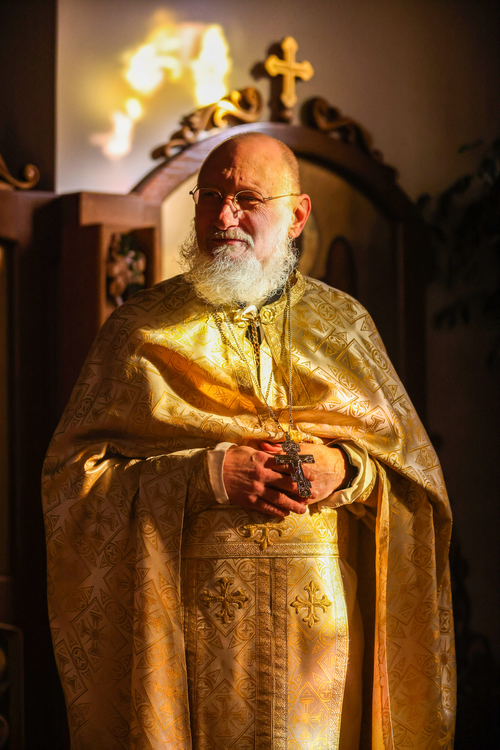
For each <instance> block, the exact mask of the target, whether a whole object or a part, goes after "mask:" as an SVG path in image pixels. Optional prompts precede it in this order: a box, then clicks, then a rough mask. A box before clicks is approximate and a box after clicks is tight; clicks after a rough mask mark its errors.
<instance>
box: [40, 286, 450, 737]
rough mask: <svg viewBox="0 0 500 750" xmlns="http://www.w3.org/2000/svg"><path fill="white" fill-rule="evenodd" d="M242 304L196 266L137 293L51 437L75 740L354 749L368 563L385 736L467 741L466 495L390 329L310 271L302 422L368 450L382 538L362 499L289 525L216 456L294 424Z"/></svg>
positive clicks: (60, 644) (274, 358)
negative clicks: (461, 588)
mask: <svg viewBox="0 0 500 750" xmlns="http://www.w3.org/2000/svg"><path fill="white" fill-rule="evenodd" d="M285 302H286V300H285V299H284V298H283V297H282V298H281V299H280V300H278V301H277V302H274V303H272V304H270V305H266V306H265V307H264V308H263V309H262V310H261V313H260V322H261V330H262V331H263V340H262V346H261V377H262V383H263V389H266V391H267V389H268V388H269V401H270V402H271V403H272V404H273V406H274V408H275V411H276V413H277V414H278V416H279V418H280V420H282V424H283V426H284V427H286V426H287V423H288V408H287V396H286V394H287V388H288V361H289V359H288V340H287V336H286V330H287V319H286V318H287V315H286V305H285ZM227 314H228V319H229V320H230V321H232V324H231V328H228V326H227V325H226V324H225V323H224V324H223V325H221V323H220V321H219V326H218V325H217V323H216V320H215V319H214V316H213V315H212V314H211V313H210V310H209V309H208V308H206V307H205V305H204V304H203V303H201V302H200V300H199V299H197V297H196V295H195V293H194V291H193V289H192V288H191V287H190V286H189V285H188V284H187V283H186V282H185V280H184V278H183V277H182V276H179V277H176V278H175V279H171V280H169V281H166V282H163V283H161V284H159V285H157V286H156V287H155V288H153V289H151V290H146V291H144V292H141V293H139V294H137V295H134V296H133V297H132V298H131V299H130V300H129V302H128V303H126V304H125V305H124V306H123V307H121V308H119V309H118V310H117V311H115V313H114V314H113V315H112V316H111V318H110V319H109V320H108V321H107V323H106V324H105V326H104V327H103V330H102V332H101V333H100V335H99V336H98V338H97V340H96V342H95V344H94V346H93V348H92V350H91V352H90V354H89V357H88V358H87V361H86V363H85V365H84V367H83V370H82V373H81V376H80V379H79V381H78V383H77V385H76V386H75V389H74V392H73V395H72V398H71V401H70V403H69V405H68V407H67V409H66V411H65V413H64V415H63V418H62V420H61V423H60V425H59V428H58V430H57V432H56V434H55V436H54V439H53V441H52V443H51V446H50V448H49V452H48V455H47V460H46V464H45V468H44V478H43V485H44V509H45V519H46V534H47V555H48V571H49V612H50V620H51V626H52V633H53V643H54V650H55V654H56V660H57V665H58V669H59V673H60V676H61V680H62V683H63V688H64V692H65V698H66V704H67V708H68V717H69V722H70V728H71V734H72V747H73V748H74V750H80V749H82V748H85V749H86V750H90V749H92V750H93V749H94V748H99V749H100V748H103V749H104V748H105V749H106V750H107V749H108V748H109V749H111V748H113V749H115V748H116V749H118V748H120V749H121V748H154V749H155V750H159V748H179V749H182V750H187V749H188V748H191V747H193V748H196V749H197V750H201V749H202V748H203V750H205V749H207V750H208V748H214V750H215V748H217V749H218V750H224V749H225V748H238V750H240V749H243V748H244V749H246V750H251V749H252V748H262V750H264V749H266V748H269V750H271V748H272V749H275V750H281V749H283V750H285V749H286V750H292V748H293V749H294V750H299V749H300V750H306V749H307V750H313V748H314V749H315V750H320V749H321V750H334V749H335V748H339V747H340V750H352V740H350V739H349V737H350V736H351V735H350V732H351V726H350V725H351V723H353V724H355V723H356V719H355V714H356V712H358V713H359V711H360V707H361V699H360V696H359V679H358V678H356V679H350V678H349V670H350V668H351V666H352V665H354V666H356V664H355V663H356V662H357V661H358V660H359V659H360V658H361V650H362V648H361V645H360V643H359V636H360V633H361V630H360V627H359V626H358V625H357V624H356V617H357V616H358V615H357V613H358V609H357V603H356V602H355V596H356V574H355V573H354V571H353V569H352V568H351V565H350V564H349V562H351V563H352V565H353V566H354V567H355V568H356V573H357V580H358V584H359V591H358V593H359V599H360V605H361V610H362V613H363V615H364V618H365V619H364V628H365V638H364V640H365V664H364V667H363V678H364V682H365V690H364V699H363V713H364V716H363V732H362V741H361V747H366V748H368V747H370V746H371V747H373V748H376V749H377V750H379V749H380V750H382V749H383V750H389V749H391V748H418V750H423V749H424V748H429V749H432V750H434V748H451V747H452V745H453V725H454V700H455V695H454V679H455V672H454V652H453V625H452V616H451V599H450V589H449V577H448V567H447V554H448V544H449V536H450V529H451V517H450V512H449V506H448V501H447V497H446V492H445V488H444V484H443V480H442V475H441V472H440V467H439V462H438V459H437V457H436V455H435V453H434V451H433V449H432V447H431V445H430V444H429V440H428V438H427V435H426V433H425V431H424V429H423V427H422V425H421V424H420V422H419V420H418V417H417V415H416V414H415V411H414V409H413V407H412V404H411V402H410V401H409V399H408V396H407V394H406V392H405V390H404V388H403V387H402V385H401V383H400V382H399V380H398V378H397V375H396V374H395V372H394V370H393V368H392V366H391V364H390V362H389V361H388V358H387V355H386V352H385V349H384V347H383V344H382V342H381V341H380V338H379V336H378V334H377V331H376V329H375V327H374V325H373V322H372V321H371V319H370V317H369V315H368V314H367V312H366V310H364V309H363V307H362V306H361V305H360V304H359V303H358V302H356V301H355V300H353V299H352V298H350V297H349V296H348V295H345V294H343V293H341V292H338V291H336V290H332V289H330V288H329V287H327V286H325V285H324V284H322V283H321V282H318V281H313V280H310V279H304V278H303V277H302V276H300V274H298V276H297V281H296V283H295V285H294V287H293V288H292V292H291V322H292V342H293V346H292V362H293V394H294V403H293V415H294V424H295V427H296V430H297V434H296V435H295V436H294V437H296V438H298V437H301V438H302V439H303V440H304V441H306V442H307V441H310V442H311V441H312V442H318V441H321V442H329V441H332V440H339V439H340V440H343V441H350V442H351V443H354V444H356V445H358V446H359V447H361V448H363V449H366V450H367V451H368V454H369V455H370V457H371V460H373V462H374V466H375V468H376V471H375V474H376V477H377V479H376V482H375V484H374V486H373V488H370V491H371V499H372V502H373V501H375V502H376V526H375V535H374V537H373V534H372V539H371V542H372V543H373V551H372V549H371V546H370V544H371V543H370V542H368V541H367V542H366V543H365V541H363V540H364V539H367V538H368V537H366V536H365V537H363V534H362V533H361V526H362V525H359V522H357V521H353V519H354V514H353V513H349V512H348V509H347V507H340V508H332V507H315V506H310V507H309V511H308V513H307V514H305V515H304V516H303V517H298V516H296V515H294V514H291V515H290V516H289V517H288V518H286V519H283V520H281V521H279V522H277V521H276V519H273V518H271V517H269V516H267V517H266V516H261V515H258V514H255V515H251V514H248V513H246V512H244V511H242V510H241V509H239V508H236V507H233V506H222V505H218V504H217V503H216V502H215V500H214V498H213V496H212V493H211V491H210V488H209V483H208V480H207V472H206V451H207V449H208V448H211V447H214V446H215V445H216V444H217V443H219V442H224V441H229V442H233V443H238V444H241V443H245V442H248V441H250V440H260V439H263V438H269V437H271V438H274V439H280V438H281V437H282V435H281V434H280V433H279V431H278V430H277V429H276V427H275V426H274V425H273V422H272V420H271V419H270V418H269V413H268V409H267V407H266V405H265V404H264V403H263V402H262V401H261V399H260V398H259V395H258V394H257V393H256V392H255V389H254V387H253V384H252V379H251V377H250V372H249V368H250V367H252V366H254V362H253V360H252V349H251V347H250V344H249V342H248V340H247V339H246V337H245V324H243V325H242V326H241V327H239V326H238V322H237V320H235V319H234V318H233V313H232V312H231V311H227ZM241 352H243V355H244V357H245V359H246V361H243V360H242V357H241ZM365 499H366V498H365ZM354 506H357V509H359V511H358V514H362V513H363V512H364V508H363V505H362V503H353V505H352V507H351V508H350V510H352V511H354V510H356V508H355V507H354ZM353 526H354V527H355V529H356V530H355V531H354V532H353V531H352V527H353ZM358 526H360V529H359V531H360V533H359V535H358V531H357V527H358ZM363 528H365V527H364V526H363ZM358 536H359V554H357V549H355V548H356V547H357V543H356V538H357V537H358ZM348 560H349V562H348ZM356 668H357V667H356ZM367 685H368V686H369V687H370V695H368V697H367ZM371 685H373V687H371ZM344 730H345V731H344ZM353 731H354V733H355V730H353ZM352 736H354V735H352ZM339 743H340V744H339Z"/></svg>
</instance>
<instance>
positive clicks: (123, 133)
mask: <svg viewBox="0 0 500 750" xmlns="http://www.w3.org/2000/svg"><path fill="white" fill-rule="evenodd" d="M125 110H126V113H123V112H113V113H112V114H111V122H112V123H113V128H112V130H110V131H109V133H94V135H91V136H90V142H91V143H93V144H94V146H101V148H102V151H103V154H105V155H106V156H107V157H108V158H109V159H121V158H122V156H126V154H128V153H130V149H131V148H132V136H133V133H134V123H135V120H138V119H139V117H140V116H141V115H142V105H141V103H140V101H139V100H138V99H127V101H126V102H125Z"/></svg>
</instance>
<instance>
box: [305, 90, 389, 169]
mask: <svg viewBox="0 0 500 750" xmlns="http://www.w3.org/2000/svg"><path fill="white" fill-rule="evenodd" d="M302 118H303V120H304V123H305V124H306V125H309V127H311V128H315V129H316V130H320V131H321V132H322V133H329V134H332V135H336V136H337V137H338V138H339V139H340V140H341V141H342V142H343V143H349V144H351V145H352V146H355V147H356V148H357V149H359V150H360V151H362V152H363V153H364V154H366V155H367V156H371V157H372V158H373V159H376V160H377V161H380V162H383V161H384V155H383V154H382V152H381V151H379V150H378V149H376V148H374V146H373V139H372V137H371V135H370V134H369V133H368V131H367V130H365V128H364V127H363V126H362V125H360V123H359V122H356V120H353V119H352V118H351V117H345V116H344V115H343V114H342V113H341V112H340V110H339V109H337V108H336V107H332V106H331V105H330V104H328V102H327V101H326V99H323V98H322V97H319V96H317V97H315V98H314V99H310V100H309V101H308V102H306V103H305V105H304V107H303V110H302Z"/></svg>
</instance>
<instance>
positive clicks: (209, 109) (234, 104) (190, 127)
mask: <svg viewBox="0 0 500 750" xmlns="http://www.w3.org/2000/svg"><path fill="white" fill-rule="evenodd" d="M262 110H263V101H262V94H261V93H260V91H258V89H256V88H253V87H251V86H250V87H248V88H245V89H241V91H237V90H236V91H231V93H230V94H227V96H224V97H223V98H222V99H219V101H218V102H214V103H213V104H207V105H206V106H205V107H201V108H200V109H197V110H196V111H195V112H192V113H191V114H190V115H187V116H186V117H184V118H183V119H182V120H181V128H180V130H178V131H176V132H175V133H174V134H173V135H172V137H171V138H170V140H169V141H168V143H166V144H165V145H163V146H159V147H158V148H155V150H154V151H153V152H152V157H153V159H160V158H162V157H163V158H165V157H166V158H167V159H169V158H170V157H172V156H174V154H175V153H178V152H179V151H183V150H184V149H185V148H186V147H187V146H190V145H192V144H193V143H195V142H196V141H197V140H198V137H199V135H200V133H201V132H203V131H204V130H211V129H212V128H219V129H223V128H226V127H227V126H228V125H229V124H230V123H231V121H232V124H235V125H237V124H240V123H249V122H256V121H257V120H258V119H259V118H260V116H261V114H262Z"/></svg>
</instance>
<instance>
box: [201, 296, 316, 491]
mask: <svg viewBox="0 0 500 750" xmlns="http://www.w3.org/2000/svg"><path fill="white" fill-rule="evenodd" d="M285 289H286V308H285V309H286V315H287V323H288V430H285V429H284V428H283V427H282V426H281V423H280V421H279V419H278V417H277V415H276V412H275V411H274V409H273V407H272V406H271V404H270V403H269V400H268V399H269V392H270V389H271V380H272V373H271V377H270V378H269V383H268V387H267V393H266V394H264V391H263V390H262V388H261V384H260V378H259V377H256V376H255V375H254V373H253V371H252V368H251V367H250V365H249V363H248V360H247V358H246V356H245V353H244V352H243V350H242V348H241V346H240V345H239V342H238V339H237V337H236V334H235V332H234V330H233V328H232V326H231V322H230V320H229V318H228V317H227V313H226V311H225V310H224V309H223V308H221V309H220V310H217V311H216V312H214V313H212V315H213V318H214V321H215V325H216V326H217V328H218V330H219V333H220V335H221V338H222V339H223V340H224V341H225V342H226V344H228V345H229V346H230V347H231V349H232V350H233V351H235V352H236V353H237V354H238V355H239V356H240V357H241V359H242V361H243V362H244V363H245V365H246V367H247V370H248V372H249V374H250V377H251V379H252V381H253V384H254V386H255V387H256V388H257V390H258V392H259V394H260V397H261V399H262V400H263V401H264V403H265V405H266V406H267V410H268V412H269V416H270V417H271V418H272V420H273V421H274V422H275V424H276V425H277V426H278V428H279V429H280V430H282V431H283V432H284V434H285V441H284V442H283V443H282V444H281V445H282V448H283V451H284V453H285V454H286V455H284V456H275V457H274V460H275V461H276V463H278V464H290V465H291V467H292V473H291V476H292V479H293V480H294V481H295V482H297V487H298V493H299V495H300V496H301V497H310V496H311V482H310V481H309V479H307V477H306V476H305V475H304V471H303V469H302V464H303V463H308V464H312V463H314V457H313V456H312V455H305V454H303V453H300V444H299V443H296V442H294V441H293V440H292V438H291V434H290V433H291V431H292V429H293V386H292V376H293V364H292V305H291V300H290V281H287V283H286V287H285ZM221 317H222V318H223V319H224V322H225V324H226V326H227V329H228V331H229V332H230V334H231V336H232V338H233V341H234V344H235V346H233V345H232V343H231V342H230V341H229V339H228V337H227V336H226V335H225V334H224V330H223V328H222V320H221ZM252 323H253V326H252ZM254 326H255V328H254ZM250 336H251V343H252V347H253V350H254V355H255V363H256V369H257V367H259V366H260V347H259V342H258V338H257V331H256V324H255V320H253V321H252V322H251V324H250Z"/></svg>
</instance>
